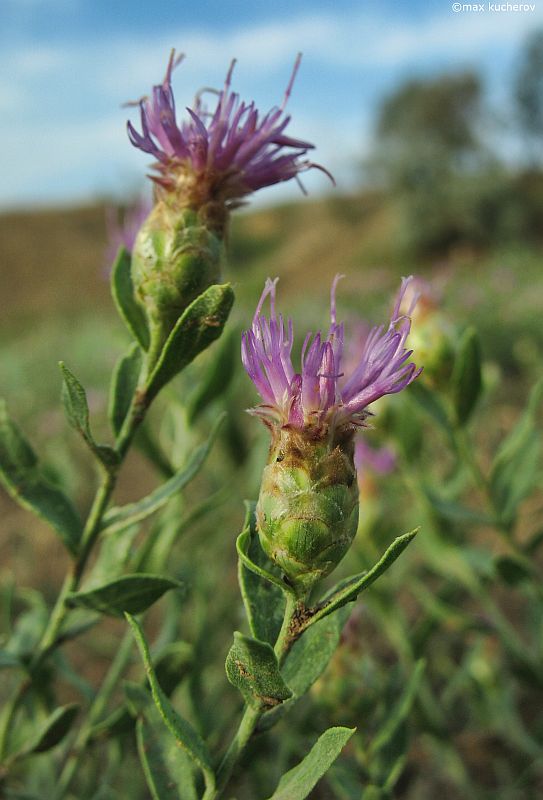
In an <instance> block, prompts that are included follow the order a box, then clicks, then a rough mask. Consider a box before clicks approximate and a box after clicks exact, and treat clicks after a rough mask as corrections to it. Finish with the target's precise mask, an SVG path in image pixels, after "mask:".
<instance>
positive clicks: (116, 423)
mask: <svg viewBox="0 0 543 800" xmlns="http://www.w3.org/2000/svg"><path fill="white" fill-rule="evenodd" d="M141 361H142V358H141V348H140V347H139V345H137V344H133V345H132V347H131V348H130V350H129V351H128V353H127V354H126V355H124V356H121V358H120V359H119V361H118V362H117V365H116V366H115V370H114V371H113V375H112V376H111V388H110V391H109V404H108V415H109V420H110V422H111V427H112V429H113V433H114V434H115V435H116V436H118V434H119V432H120V430H121V428H122V426H123V422H124V421H125V419H126V415H127V414H128V412H129V410H130V405H131V403H132V398H133V396H134V393H135V391H136V387H137V385H138V379H139V375H140V370H141Z"/></svg>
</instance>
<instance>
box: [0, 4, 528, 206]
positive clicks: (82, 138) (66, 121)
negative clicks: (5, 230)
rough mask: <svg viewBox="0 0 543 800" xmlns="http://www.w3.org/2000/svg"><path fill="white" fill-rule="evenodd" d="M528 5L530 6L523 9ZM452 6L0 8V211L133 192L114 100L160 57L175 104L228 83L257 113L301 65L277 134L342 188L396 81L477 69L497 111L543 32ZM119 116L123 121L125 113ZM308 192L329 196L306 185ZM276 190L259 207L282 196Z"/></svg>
mask: <svg viewBox="0 0 543 800" xmlns="http://www.w3.org/2000/svg"><path fill="white" fill-rule="evenodd" d="M530 1H531V0H528V2H530ZM485 6H486V8H485V11H483V12H473V11H472V12H470V11H464V12H460V13H455V12H454V11H453V10H452V3H451V2H448V0H443V1H441V0H439V2H434V1H432V0H412V2H410V3H403V2H402V3H398V2H391V1H390V0H381V2H373V1H371V0H370V1H369V2H367V1H366V2H365V1H364V0H336V2H331V1H330V0H311V2H310V1H309V0H288V1H287V0H266V2H263V0H258V2H242V1H241V0H235V1H233V0H207V2H206V0H200V2H192V3H189V2H187V1H186V0H176V1H174V0H154V1H152V0H148V2H146V3H143V2H138V0H130V1H129V0H0V115H1V116H0V119H1V120H2V125H1V126H0V169H1V173H0V174H1V175H2V181H0V207H2V208H9V207H14V206H21V205H29V204H30V205H36V204H44V203H51V202H53V203H69V202H80V201H85V200H87V199H89V198H92V197H95V196H102V197H103V196H108V195H118V196H121V195H122V194H123V193H126V192H131V191H134V190H136V189H137V188H138V186H140V185H141V184H142V182H143V175H144V174H145V169H146V166H147V164H148V158H147V157H146V156H145V155H144V154H142V153H140V152H138V151H136V150H134V149H133V148H132V147H131V145H130V144H129V143H128V140H127V137H126V132H125V122H126V119H127V115H129V114H130V111H127V109H123V108H121V104H122V103H123V102H124V101H126V100H131V99H136V98H138V97H140V96H141V95H142V94H144V93H146V92H147V91H148V90H149V88H150V87H151V85H152V84H153V83H156V82H158V81H159V80H160V79H161V78H162V75H163V72H164V67H165V63H166V60H167V57H168V53H169V50H170V48H171V47H173V46H175V47H177V48H178V49H179V50H182V51H183V52H185V53H186V56H187V57H186V60H185V62H184V63H183V64H182V65H181V66H180V67H179V69H178V70H177V72H176V75H175V78H174V88H175V92H176V97H177V101H178V109H180V110H181V109H182V108H183V106H184V105H187V104H190V102H191V100H192V98H193V96H194V92H195V90H197V89H198V88H200V87H201V86H220V85H221V83H222V81H223V79H224V75H225V72H226V69H227V67H228V64H229V62H230V59H231V58H232V57H233V56H235V57H236V58H237V59H238V64H237V66H236V71H235V75H234V88H235V89H236V90H237V91H239V92H240V94H241V95H242V97H243V98H244V99H247V100H250V99H255V100H256V101H257V104H258V105H259V107H260V108H261V109H262V110H263V111H267V110H268V109H269V108H270V107H271V106H272V105H274V104H276V103H277V102H279V101H280V100H281V97H282V93H283V91H284V87H285V85H286V83H287V81H288V78H289V74H290V70H291V68H292V64H293V61H294V58H295V56H296V53H297V52H298V51H299V50H301V51H302V52H303V54H304V59H303V62H302V67H301V70H300V72H299V75H298V78H297V81H296V85H295V88H294V92H293V95H292V98H291V102H290V104H289V110H290V112H291V114H292V123H291V126H290V128H289V132H290V133H291V134H292V135H294V136H298V137H300V138H305V139H309V140H310V141H313V142H314V143H315V144H316V145H317V149H316V155H315V160H317V161H319V162H320V163H322V164H324V165H325V166H326V167H328V168H329V169H330V170H331V171H332V172H333V173H334V174H335V176H336V178H337V181H338V184H339V186H340V188H342V189H348V188H351V187H353V186H354V185H355V184H356V182H357V180H358V176H359V167H358V165H359V164H360V162H361V160H362V159H363V157H364V155H365V154H367V152H368V149H369V147H370V143H371V136H372V124H373V120H374V116H375V109H376V107H377V105H378V103H379V101H380V99H381V98H382V97H383V96H384V95H386V94H387V93H388V92H390V90H391V89H392V88H393V87H394V86H395V85H396V84H397V82H398V81H400V80H402V79H405V78H407V77H411V76H414V75H428V74H432V73H439V72H445V71H450V70H455V69H463V68H470V67H473V68H476V69H478V70H479V71H481V72H482V74H483V77H484V78H485V81H486V83H487V86H488V89H489V93H490V97H491V99H492V100H493V101H494V102H495V103H496V104H499V103H500V102H503V101H504V99H505V98H506V96H507V91H508V89H509V86H510V80H511V75H512V71H513V69H514V65H515V61H516V59H517V57H518V50H519V47H520V45H521V43H522V41H523V40H524V38H525V36H526V35H527V34H528V33H529V32H530V31H531V30H533V29H534V28H536V27H539V26H543V3H542V4H541V5H539V4H538V3H535V10H533V11H517V12H515V11H512V12H503V11H502V12H496V11H492V10H489V9H488V3H486V4H485ZM132 116H133V118H134V117H135V115H134V112H132ZM305 183H306V185H307V188H308V189H309V191H310V192H311V193H312V194H314V193H318V192H320V191H324V190H325V189H326V188H327V184H326V179H325V178H324V176H322V175H321V174H319V173H317V172H315V173H313V174H311V175H308V176H306V181H305ZM295 191H296V187H295V186H293V187H277V188H275V189H273V190H270V191H269V192H268V194H267V198H268V199H272V200H273V199H280V198H283V197H285V196H291V195H292V193H293V192H295Z"/></svg>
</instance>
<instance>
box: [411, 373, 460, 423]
mask: <svg viewBox="0 0 543 800" xmlns="http://www.w3.org/2000/svg"><path fill="white" fill-rule="evenodd" d="M408 396H409V397H410V398H411V399H413V400H414V401H415V402H416V403H418V405H419V406H420V407H421V408H422V409H423V410H424V411H426V413H427V414H429V415H430V416H431V417H432V419H433V420H434V422H436V423H437V424H438V425H439V427H440V428H441V429H442V430H443V431H445V433H447V434H449V435H450V434H451V423H450V420H449V417H448V414H447V409H446V408H445V406H444V405H443V403H442V402H441V399H440V398H439V396H438V395H437V393H436V392H433V391H432V390H431V389H429V388H428V387H427V386H425V384H424V383H422V382H421V381H415V382H414V383H412V384H411V385H410V386H409V391H408Z"/></svg>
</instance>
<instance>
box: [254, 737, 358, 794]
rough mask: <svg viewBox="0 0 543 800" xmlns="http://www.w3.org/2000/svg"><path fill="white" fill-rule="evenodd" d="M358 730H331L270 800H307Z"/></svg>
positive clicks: (281, 783) (283, 781)
mask: <svg viewBox="0 0 543 800" xmlns="http://www.w3.org/2000/svg"><path fill="white" fill-rule="evenodd" d="M355 730H356V728H329V729H328V730H327V731H326V733H323V734H322V736H320V737H319V738H318V739H317V741H316V743H315V744H314V745H313V747H312V748H311V750H310V751H309V753H308V754H307V755H306V757H305V758H304V759H303V761H300V763H299V764H298V765H297V766H295V767H294V768H293V769H291V770H289V771H288V772H286V773H285V774H284V775H283V777H282V778H281V780H280V781H279V784H278V786H277V789H276V790H275V792H274V793H273V794H272V796H271V797H270V798H269V799H268V800H305V798H306V797H309V793H310V792H311V791H312V789H313V788H314V787H315V785H316V784H317V783H318V781H319V780H320V779H321V778H322V777H323V775H325V774H326V773H327V772H328V770H329V769H330V767H331V766H332V764H333V763H334V761H335V760H336V758H337V757H338V756H339V754H340V753H341V751H342V750H343V748H344V747H345V745H346V744H347V742H348V741H349V739H350V738H351V736H352V735H353V733H354V732H355Z"/></svg>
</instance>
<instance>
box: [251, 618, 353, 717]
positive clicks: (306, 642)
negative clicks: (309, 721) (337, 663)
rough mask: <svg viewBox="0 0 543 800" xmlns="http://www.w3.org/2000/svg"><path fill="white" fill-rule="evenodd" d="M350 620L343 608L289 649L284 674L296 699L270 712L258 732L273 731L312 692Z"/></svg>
mask: <svg viewBox="0 0 543 800" xmlns="http://www.w3.org/2000/svg"><path fill="white" fill-rule="evenodd" d="M348 617H349V609H348V608H345V607H344V608H340V609H338V610H337V611H335V612H334V613H333V614H330V615H329V616H327V617H324V619H320V620H319V621H318V622H316V623H315V625H311V627H309V628H308V629H307V630H306V631H304V633H303V634H302V635H301V636H300V637H299V638H298V639H297V640H296V641H295V642H294V644H293V646H292V647H291V649H290V650H289V653H288V655H287V657H286V660H285V663H284V665H283V667H282V668H281V675H282V676H283V679H284V680H285V683H286V684H287V686H288V687H289V689H290V690H291V691H292V697H291V698H290V699H289V700H287V701H285V703H283V704H282V705H280V706H276V707H275V708H272V709H270V711H268V712H266V713H265V714H264V716H263V717H262V719H261V720H260V722H259V723H258V730H259V731H260V732H261V731H265V730H269V729H270V728H272V727H273V726H274V725H275V724H276V723H277V722H279V720H280V719H281V717H282V716H283V714H284V713H286V712H287V711H288V709H289V708H290V707H291V706H292V705H294V703H296V702H297V701H298V700H299V699H300V698H301V697H303V695H304V694H305V693H306V692H307V691H309V689H310V688H311V687H312V686H313V684H314V683H315V681H316V680H318V678H320V676H321V675H322V673H323V672H324V670H325V669H326V667H327V666H328V663H329V661H330V659H331V658H332V656H333V655H334V653H335V652H336V650H337V647H338V645H339V640H340V637H341V631H342V630H343V626H344V625H345V622H346V621H347V619H348Z"/></svg>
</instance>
